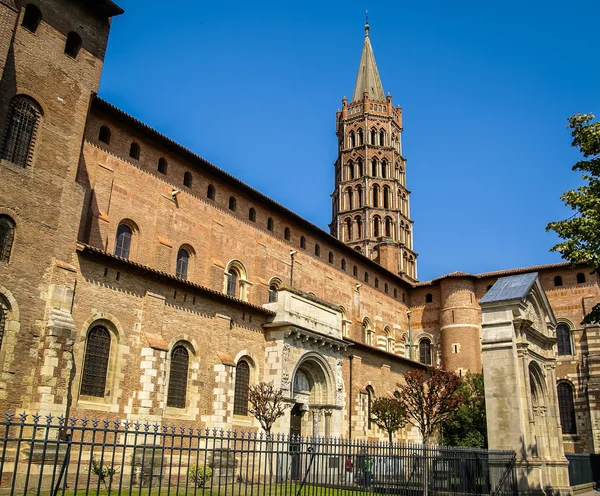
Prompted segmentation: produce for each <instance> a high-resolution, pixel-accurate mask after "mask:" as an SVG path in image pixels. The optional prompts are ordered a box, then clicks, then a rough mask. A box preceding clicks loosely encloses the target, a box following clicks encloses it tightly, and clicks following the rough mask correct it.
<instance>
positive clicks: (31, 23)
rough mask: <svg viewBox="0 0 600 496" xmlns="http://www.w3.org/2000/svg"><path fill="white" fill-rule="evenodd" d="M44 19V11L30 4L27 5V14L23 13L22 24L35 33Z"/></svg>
mask: <svg viewBox="0 0 600 496" xmlns="http://www.w3.org/2000/svg"><path fill="white" fill-rule="evenodd" d="M41 21H42V12H41V11H40V9H38V8H37V7H36V6H35V5H33V4H31V3H30V4H28V5H27V7H25V14H23V21H22V22H21V26H23V27H24V28H25V29H27V30H29V31H31V32H32V33H35V32H36V31H37V28H38V26H39V25H40V22H41Z"/></svg>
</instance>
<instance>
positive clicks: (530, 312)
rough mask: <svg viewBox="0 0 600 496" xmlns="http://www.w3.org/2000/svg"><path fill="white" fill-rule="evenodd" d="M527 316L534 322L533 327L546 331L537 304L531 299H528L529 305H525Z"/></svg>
mask: <svg viewBox="0 0 600 496" xmlns="http://www.w3.org/2000/svg"><path fill="white" fill-rule="evenodd" d="M525 318H526V319H527V320H530V321H531V322H532V327H533V328H534V329H535V330H537V331H540V332H545V330H546V329H545V327H544V325H543V323H542V319H541V318H540V315H539V314H538V313H537V311H536V309H535V305H534V304H533V303H532V302H531V301H529V300H527V306H526V307H525Z"/></svg>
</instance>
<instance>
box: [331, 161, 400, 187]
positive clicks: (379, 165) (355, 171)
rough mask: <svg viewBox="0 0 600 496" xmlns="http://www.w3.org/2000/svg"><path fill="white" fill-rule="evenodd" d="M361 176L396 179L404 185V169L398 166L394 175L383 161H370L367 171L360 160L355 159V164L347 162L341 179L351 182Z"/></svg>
mask: <svg viewBox="0 0 600 496" xmlns="http://www.w3.org/2000/svg"><path fill="white" fill-rule="evenodd" d="M363 176H371V177H381V178H383V179H396V180H398V181H400V182H401V184H403V185H404V169H403V168H402V167H400V166H396V169H395V174H394V171H393V170H392V168H391V167H390V165H389V163H388V161H387V160H385V159H383V160H377V159H376V158H374V159H372V160H371V163H370V167H369V168H368V170H365V168H364V167H363V161H362V159H361V158H359V159H357V160H356V162H354V161H352V160H349V161H348V162H347V163H346V165H344V178H343V179H344V180H345V181H351V180H353V179H358V178H360V177H363Z"/></svg>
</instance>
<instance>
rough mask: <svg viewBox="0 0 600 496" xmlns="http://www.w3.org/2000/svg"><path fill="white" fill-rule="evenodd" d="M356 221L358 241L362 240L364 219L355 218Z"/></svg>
mask: <svg viewBox="0 0 600 496" xmlns="http://www.w3.org/2000/svg"><path fill="white" fill-rule="evenodd" d="M354 220H355V221H356V239H362V237H363V233H362V219H361V218H360V217H354Z"/></svg>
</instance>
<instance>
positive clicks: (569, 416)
mask: <svg viewBox="0 0 600 496" xmlns="http://www.w3.org/2000/svg"><path fill="white" fill-rule="evenodd" d="M556 389H557V393H558V410H559V412H560V425H561V426H562V431H563V434H577V425H576V424H575V402H574V401H573V387H572V386H571V385H570V384H569V383H567V382H561V383H560V384H559V385H558V387H557V388H556Z"/></svg>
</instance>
